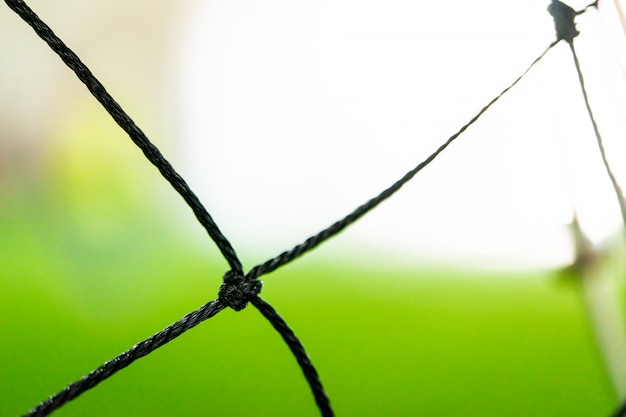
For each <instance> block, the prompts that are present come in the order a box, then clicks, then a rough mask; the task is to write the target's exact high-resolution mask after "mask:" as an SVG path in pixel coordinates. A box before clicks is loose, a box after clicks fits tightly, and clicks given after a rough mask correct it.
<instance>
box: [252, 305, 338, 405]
mask: <svg viewBox="0 0 626 417" xmlns="http://www.w3.org/2000/svg"><path fill="white" fill-rule="evenodd" d="M250 302H251V303H252V304H253V305H254V306H255V307H256V308H257V309H258V310H259V311H260V312H261V314H263V317H265V318H266V319H267V320H268V321H269V322H270V323H271V324H272V326H274V328H275V329H276V330H277V331H278V333H280V335H281V336H282V337H283V340H284V341H285V343H287V346H289V349H291V352H292V353H293V355H294V356H295V358H296V360H297V361H298V365H300V369H302V373H303V374H304V377H305V378H306V380H307V382H308V383H309V386H310V388H311V391H312V392H313V396H314V397H315V402H316V403H317V407H318V408H319V410H320V412H321V413H322V416H323V417H332V416H334V415H335V414H334V412H333V409H332V407H331V406H330V400H329V399H328V396H327V395H326V392H325V391H324V387H323V386H322V381H321V380H320V377H319V375H318V373H317V371H316V370H315V367H314V366H313V363H312V362H311V360H310V359H309V356H308V355H307V353H306V351H305V350H304V345H302V343H301V342H300V340H299V339H298V337H297V336H296V334H295V333H294V332H293V330H292V329H291V328H290V327H289V325H288V324H287V322H286V321H285V320H284V319H283V318H282V317H281V316H280V315H279V314H278V312H277V311H276V310H275V309H274V308H273V307H272V306H271V305H270V304H269V303H267V302H266V301H265V300H263V299H262V298H260V297H255V298H253V299H252V300H250Z"/></svg>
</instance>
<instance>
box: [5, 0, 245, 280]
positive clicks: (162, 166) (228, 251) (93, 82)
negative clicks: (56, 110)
mask: <svg viewBox="0 0 626 417" xmlns="http://www.w3.org/2000/svg"><path fill="white" fill-rule="evenodd" d="M5 2H6V4H7V5H8V6H9V7H10V8H11V9H12V10H13V11H14V12H16V13H17V14H18V15H19V16H20V17H21V18H22V19H23V20H24V21H25V22H26V23H28V24H29V25H30V26H31V27H32V28H33V29H34V30H35V32H36V33H37V35H38V36H39V37H40V38H41V39H43V40H44V41H45V42H46V43H47V44H48V46H50V48H51V49H52V50H53V51H54V52H56V54H57V55H59V57H60V58H61V59H62V60H63V62H65V64H66V65H67V66H68V67H69V68H70V69H71V70H72V71H74V72H75V73H76V76H77V77H78V78H79V79H80V80H81V81H82V82H83V83H84V84H85V86H87V88H88V89H89V91H90V92H91V94H93V96H94V97H95V98H96V99H97V100H98V101H99V102H100V104H101V105H102V107H104V108H105V110H106V111H107V112H108V113H109V114H110V115H111V117H113V119H114V120H115V122H116V123H117V124H118V125H119V126H120V127H121V128H122V129H123V130H124V131H125V132H126V133H127V134H128V136H130V138H131V140H132V141H133V142H134V143H135V145H137V146H138V147H139V148H140V149H141V150H142V151H143V153H144V155H145V156H146V158H148V160H149V161H150V162H151V163H152V164H153V165H154V166H155V167H157V169H158V170H159V172H161V175H162V176H163V177H164V178H165V179H166V180H167V181H168V182H169V183H170V184H171V185H172V187H174V189H175V190H176V191H177V192H178V194H180V195H181V196H182V197H183V199H184V200H185V202H186V203H187V204H188V205H189V207H190V208H191V209H192V210H193V212H194V214H195V215H196V218H197V219H198V221H199V222H200V224H202V226H203V227H204V228H205V230H206V231H207V233H208V234H209V236H210V237H211V239H213V241H214V242H215V244H216V245H217V247H218V248H219V250H220V251H221V252H222V255H223V256H224V258H225V259H226V261H227V262H228V264H229V265H230V267H231V269H232V270H234V271H236V272H239V273H243V268H242V266H241V261H240V260H239V258H238V256H237V253H236V252H235V249H234V248H233V247H232V245H231V244H230V242H229V241H228V239H226V237H225V236H224V235H223V234H222V232H221V231H220V229H219V227H218V226H217V224H216V223H215V221H214V220H213V218H212V217H211V215H210V214H209V212H208V211H207V210H206V208H205V207H204V206H203V205H202V203H201V202H200V200H199V199H198V197H197V196H196V195H195V194H194V192H193V191H192V190H191V188H189V185H187V183H186V182H185V180H184V179H183V178H182V177H181V176H180V175H179V174H178V173H177V172H176V171H175V170H174V168H173V167H172V165H171V164H170V163H169V162H168V161H167V159H165V157H164V156H163V154H162V153H161V152H160V151H159V150H158V149H157V147H156V146H154V145H153V144H152V142H150V140H149V139H148V137H147V136H146V135H145V133H143V131H142V130H141V129H140V128H139V127H138V126H137V125H136V124H135V122H134V121H133V120H132V119H131V118H130V117H129V116H128V114H126V112H125V111H124V110H123V109H122V107H121V106H120V105H119V104H118V103H117V102H116V101H115V99H113V97H112V96H111V95H110V94H109V93H108V92H107V91H106V89H105V88H104V86H103V85H102V83H100V81H98V79H97V78H96V77H95V76H94V75H93V74H92V72H91V71H90V70H89V68H87V66H86V65H85V64H84V63H83V62H82V61H81V60H80V58H78V56H77V55H76V54H75V53H74V52H73V51H72V50H71V49H70V48H68V47H67V46H66V45H65V43H63V41H62V40H61V39H59V37H58V36H56V35H55V34H54V32H53V31H52V29H50V27H49V26H48V25H46V24H45V23H44V22H43V21H42V20H41V19H40V18H39V17H38V16H37V15H36V14H35V13H34V12H33V11H32V10H31V9H30V8H29V7H28V6H27V5H26V3H24V1H23V0H5Z"/></svg>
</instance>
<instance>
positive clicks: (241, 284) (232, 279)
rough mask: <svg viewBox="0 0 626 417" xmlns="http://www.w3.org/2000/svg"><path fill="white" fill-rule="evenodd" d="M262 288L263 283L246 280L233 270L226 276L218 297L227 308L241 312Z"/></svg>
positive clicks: (255, 280)
mask: <svg viewBox="0 0 626 417" xmlns="http://www.w3.org/2000/svg"><path fill="white" fill-rule="evenodd" d="M261 288H263V282H261V281H259V280H257V279H246V278H245V277H244V276H242V275H241V274H238V273H237V272H234V271H232V270H231V271H228V272H226V273H225V274H224V283H223V284H222V285H221V286H220V289H219V292H218V296H219V299H220V301H221V302H222V303H224V304H225V305H226V306H228V307H230V308H232V309H233V310H235V311H239V310H243V309H244V308H245V307H246V305H247V304H248V301H250V300H252V299H253V298H255V297H256V296H257V295H259V293H260V292H261Z"/></svg>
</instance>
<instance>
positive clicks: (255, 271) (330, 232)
mask: <svg viewBox="0 0 626 417" xmlns="http://www.w3.org/2000/svg"><path fill="white" fill-rule="evenodd" d="M557 42H558V41H554V42H552V43H551V44H550V45H549V46H548V47H547V48H546V49H545V50H544V51H543V52H542V53H541V55H539V56H538V57H537V58H536V59H535V60H534V61H533V62H532V63H531V64H530V65H529V66H528V68H526V70H525V71H524V72H523V73H522V75H520V76H519V77H518V78H517V79H516V80H515V81H513V83H512V84H510V85H509V86H508V87H506V88H505V89H504V90H502V92H501V93H500V94H498V95H497V96H496V97H494V98H493V99H492V100H491V101H490V102H489V103H488V104H487V105H486V106H484V107H483V108H482V109H481V110H480V111H479V112H478V113H477V114H476V115H475V116H474V117H473V118H472V119H471V120H470V121H469V122H467V123H466V124H465V125H463V126H462V127H461V128H460V129H459V130H458V131H457V132H456V133H455V134H454V135H452V136H451V137H450V138H449V139H448V140H447V141H446V142H444V143H443V144H442V145H441V146H440V147H439V148H437V150H436V151H435V152H433V153H432V154H431V155H430V156H429V157H428V158H426V159H425V160H424V161H423V162H421V163H420V164H419V165H417V166H416V167H415V168H413V169H412V170H410V171H409V172H407V173H406V174H404V176H403V177H402V178H400V179H399V180H398V181H396V182H395V183H393V184H392V185H391V186H390V187H388V188H387V189H385V190H384V191H382V192H381V193H380V194H378V195H377V196H376V197H374V198H372V199H370V200H369V201H367V202H366V203H365V204H363V205H361V206H359V207H357V209H356V210H354V211H353V212H352V213H350V214H348V215H347V216H345V217H344V218H343V219H341V220H339V221H337V222H335V223H333V224H332V225H331V226H329V227H328V228H326V229H324V230H322V231H321V232H319V233H317V234H316V235H314V236H311V237H309V238H308V239H307V240H305V241H304V242H303V243H301V244H299V245H296V246H295V247H294V248H293V249H291V250H289V251H285V252H283V253H281V254H280V255H278V256H276V257H274V258H272V259H270V260H268V261H266V262H264V263H262V264H260V265H257V266H255V267H254V268H252V269H251V270H250V272H248V274H247V276H248V277H249V278H251V279H254V278H257V277H259V276H261V275H263V274H267V273H269V272H272V271H274V270H275V269H277V268H279V267H281V266H282V265H285V264H286V263H289V262H291V261H293V260H294V259H296V258H297V257H299V256H301V255H303V254H304V253H305V252H308V251H310V250H311V249H314V248H315V247H317V246H318V245H319V244H321V243H322V242H324V241H325V240H327V239H329V238H331V237H333V236H335V235H336V234H338V233H339V232H341V231H342V230H343V229H345V228H346V227H348V226H350V225H351V224H352V223H354V222H356V221H357V220H358V219H359V218H361V217H363V216H364V215H365V214H367V213H368V212H369V211H371V210H372V209H374V208H375V207H376V206H378V205H379V204H380V203H382V202H383V201H385V200H386V199H387V198H389V197H391V196H392V195H393V194H395V193H396V191H398V190H399V189H400V188H402V186H403V185H404V184H406V183H407V182H409V181H410V180H411V179H412V178H413V177H414V176H415V174H417V173H418V172H420V171H421V170H422V169H424V168H425V167H426V166H428V165H429V164H430V163H431V162H432V161H433V160H434V159H435V158H436V157H437V156H439V154H441V153H442V152H443V151H444V150H445V149H446V148H447V147H448V146H449V145H450V144H451V143H452V142H454V140H455V139H457V138H458V137H459V136H460V135H461V134H462V133H463V132H465V131H466V130H467V128H469V127H470V126H471V125H472V124H474V123H475V122H476V121H477V120H478V119H479V118H480V116H482V115H483V114H484V113H485V112H486V111H487V110H488V109H489V108H490V107H491V106H492V105H493V104H495V103H496V102H497V101H498V100H500V98H502V96H504V95H505V94H506V93H507V92H508V91H509V90H510V89H512V88H513V87H514V86H515V85H516V84H517V83H519V82H520V81H521V80H522V78H524V77H525V76H526V74H528V72H529V71H530V70H531V69H532V68H533V67H534V66H535V65H536V64H537V63H538V62H539V61H540V60H541V59H542V58H543V57H544V56H545V55H546V54H547V53H548V51H549V50H550V49H552V47H554V45H556V44H557Z"/></svg>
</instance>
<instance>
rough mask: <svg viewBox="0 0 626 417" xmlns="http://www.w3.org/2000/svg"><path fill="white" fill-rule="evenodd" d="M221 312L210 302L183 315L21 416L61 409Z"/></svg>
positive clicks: (36, 416) (38, 416)
mask: <svg viewBox="0 0 626 417" xmlns="http://www.w3.org/2000/svg"><path fill="white" fill-rule="evenodd" d="M224 308H226V307H225V306H224V304H222V303H221V301H219V300H215V301H211V302H209V303H207V304H205V305H203V306H202V307H200V308H199V309H197V310H196V311H193V312H191V313H189V314H187V315H186V316H184V317H183V318H182V319H180V320H179V321H177V322H176V323H172V324H170V325H169V326H167V327H166V328H165V329H163V330H161V331H160V332H158V333H155V334H154V335H152V336H150V337H149V338H147V339H145V340H143V341H141V342H139V343H137V344H136V345H135V346H133V347H132V348H130V349H128V350H127V351H126V352H124V353H121V354H120V355H118V356H116V357H115V358H113V359H111V360H110V361H108V362H105V363H104V364H103V365H102V366H100V367H99V368H98V369H96V370H94V371H92V372H90V373H89V374H87V375H85V376H84V377H82V378H81V379H79V380H78V381H76V382H74V383H72V384H70V385H68V386H66V387H65V388H64V389H63V390H62V391H60V392H58V393H56V394H54V395H52V396H51V397H50V398H48V399H47V400H45V401H42V402H41V403H39V404H37V405H36V406H35V407H34V408H33V409H31V410H30V411H29V412H28V414H25V416H26V417H41V416H47V415H48V414H50V413H52V412H53V411H55V410H57V409H58V408H60V407H61V406H63V405H64V404H65V403H67V402H68V401H70V400H73V399H74V398H76V397H78V396H79V395H81V394H83V393H84V392H85V391H87V390H89V389H91V388H93V387H95V386H96V385H98V384H99V383H100V382H102V381H104V380H105V379H107V378H109V377H110V376H112V375H113V374H115V373H116V372H118V371H121V370H122V369H124V368H126V367H127V366H128V365H130V364H131V363H133V362H135V361H136V360H137V359H140V358H142V357H144V356H146V355H148V354H150V353H152V352H153V351H154V350H156V349H158V348H160V347H161V346H163V345H164V344H166V343H168V342H170V341H172V340H173V339H175V338H177V337H178V336H180V335H181V334H183V333H184V332H186V331H187V330H189V329H191V328H193V327H195V326H197V325H198V324H200V323H202V322H203V321H204V320H207V319H209V318H211V317H213V316H215V315H216V314H217V313H219V312H220V311H222V310H223V309H224Z"/></svg>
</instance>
